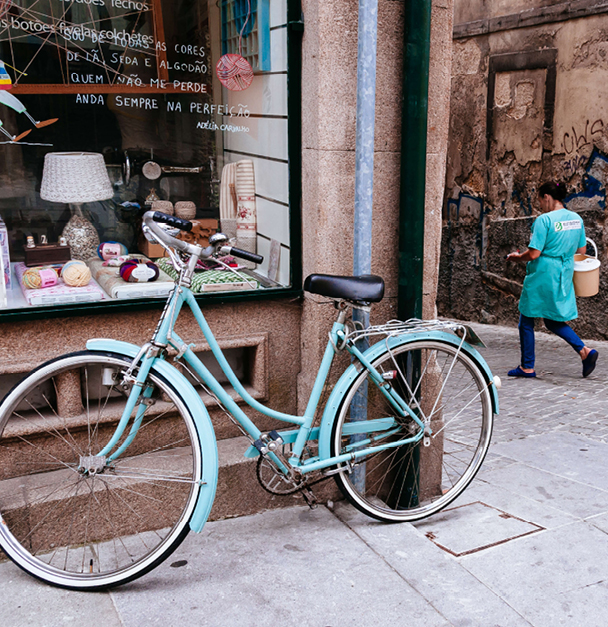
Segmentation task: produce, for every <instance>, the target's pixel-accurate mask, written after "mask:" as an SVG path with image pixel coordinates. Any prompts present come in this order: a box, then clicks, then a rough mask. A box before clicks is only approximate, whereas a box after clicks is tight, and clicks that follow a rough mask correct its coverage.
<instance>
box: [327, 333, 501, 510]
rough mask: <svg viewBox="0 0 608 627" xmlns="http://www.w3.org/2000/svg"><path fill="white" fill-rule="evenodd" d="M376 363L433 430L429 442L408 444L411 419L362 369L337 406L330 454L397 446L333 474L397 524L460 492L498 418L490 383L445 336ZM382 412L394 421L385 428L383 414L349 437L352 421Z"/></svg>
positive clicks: (358, 499) (363, 503) (347, 491)
mask: <svg viewBox="0 0 608 627" xmlns="http://www.w3.org/2000/svg"><path fill="white" fill-rule="evenodd" d="M373 366H374V367H375V368H376V369H377V370H378V371H379V372H380V373H382V374H383V376H384V378H385V380H386V381H387V382H390V383H391V385H392V386H393V388H394V389H395V390H396V391H397V392H398V393H399V395H400V396H401V398H402V399H404V400H405V401H406V402H407V403H408V405H409V407H410V408H411V409H412V410H413V412H414V413H415V414H416V415H417V416H418V417H419V418H420V419H421V421H422V422H423V423H425V424H426V425H428V426H430V428H431V430H432V433H431V435H430V437H428V438H425V440H426V442H425V441H424V440H422V441H420V442H418V443H409V444H408V443H407V442H405V440H408V439H411V438H412V436H413V435H414V434H416V433H417V431H418V430H419V427H418V426H417V425H416V423H415V422H414V420H413V419H412V418H411V417H407V418H402V417H400V416H399V415H397V412H396V411H395V409H394V408H393V407H392V406H391V404H389V402H388V401H387V399H386V397H385V396H384V395H383V394H382V393H381V392H380V390H379V389H378V387H377V385H376V384H375V383H374V382H373V381H372V379H371V377H370V376H369V374H368V372H367V371H366V370H363V371H362V372H361V373H360V374H359V376H358V377H357V378H356V379H355V380H354V381H353V383H352V385H351V387H350V388H349V390H348V392H347V393H346V394H345V397H344V400H343V402H342V404H341V407H340V410H339V412H338V416H337V419H336V421H335V424H334V428H333V433H332V454H333V455H340V454H343V453H347V452H352V451H357V450H362V449H363V448H364V447H366V446H378V445H381V444H390V445H392V447H391V448H386V449H384V450H382V451H380V452H376V453H370V454H369V455H368V456H366V457H364V458H363V459H361V460H359V461H358V462H357V463H355V464H354V466H353V467H352V469H349V470H350V472H349V470H343V472H340V473H338V474H336V475H335V477H336V481H337V483H338V486H339V487H340V489H341V490H342V492H343V493H344V495H345V496H346V498H347V499H348V500H349V501H350V502H351V503H352V504H353V505H354V506H355V507H357V508H358V509H360V510H361V511H363V512H364V513H366V514H367V515H369V516H372V517H373V518H377V519H379V520H385V521H392V522H399V521H413V520H418V519H420V518H424V517H426V516H430V515H431V514H434V513H436V512H438V511H439V510H441V509H442V508H444V507H445V506H446V505H448V503H450V502H452V501H453V500H454V499H455V498H456V497H457V496H458V495H459V494H461V493H462V491H463V490H464V489H465V488H466V486H467V485H468V484H469V483H470V482H471V481H472V479H473V477H474V476H475V474H476V472H477V471H478V470H479V467H480V466H481V464H482V462H483V459H484V457H485V454H486V452H487V450H488V447H489V444H490V437H491V434H492V419H493V412H492V402H491V398H490V394H489V391H488V384H487V382H486V380H485V378H484V375H483V373H482V372H481V370H480V369H479V367H478V366H477V364H476V363H475V362H474V361H473V360H472V359H471V358H470V357H469V356H468V355H467V354H466V353H464V352H463V351H461V350H458V347H456V346H453V345H452V344H448V343H445V342H441V341H414V342H411V343H408V344H403V345H401V346H399V347H397V348H395V349H392V350H391V351H388V350H387V351H386V352H384V353H382V355H380V356H379V357H378V358H377V359H376V360H375V361H374V362H373ZM380 418H382V419H386V418H393V419H394V423H392V425H393V426H391V427H390V428H387V426H386V425H387V421H386V420H384V421H382V423H384V426H382V427H380V428H378V429H377V430H376V431H366V432H365V434H357V435H352V433H353V431H356V430H357V429H356V428H355V427H354V426H353V424H354V423H355V422H357V421H361V420H374V419H380ZM382 423H381V422H380V421H378V422H377V424H378V425H381V424H382ZM388 424H389V425H390V424H391V423H390V421H389V422H388ZM370 429H371V426H370ZM400 441H404V443H403V444H401V445H400V444H399V442H400Z"/></svg>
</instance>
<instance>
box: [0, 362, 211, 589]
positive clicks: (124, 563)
mask: <svg viewBox="0 0 608 627" xmlns="http://www.w3.org/2000/svg"><path fill="white" fill-rule="evenodd" d="M129 365H130V362H129V360H128V359H127V358H125V357H122V356H120V355H114V354H109V353H95V352H88V351H87V352H83V353H74V354H71V355H66V356H64V357H60V358H59V359H56V360H54V361H51V362H48V363H46V364H44V365H43V366H41V367H40V368H38V369H37V370H35V371H33V372H32V373H31V374H29V375H28V376H27V377H26V378H25V379H24V380H23V381H21V382H20V383H19V384H17V386H16V387H15V388H13V390H12V391H11V392H9V394H8V395H7V397H6V398H5V399H4V402H3V403H2V405H1V406H0V516H1V522H2V524H1V525H0V546H1V547H2V549H3V550H4V552H5V553H6V555H8V557H10V558H11V559H12V560H13V561H14V562H15V563H16V564H17V565H18V566H20V567H21V568H22V569H24V570H25V571H27V572H28V573H30V574H31V575H33V576H34V577H37V578H38V579H41V580H43V581H46V582H47V583H49V584H52V585H55V586H59V587H63V588H70V589H77V590H102V589H106V588H110V587H113V586H116V585H118V584H122V583H125V582H127V581H131V580H133V579H135V578H137V577H139V576H141V575H143V574H144V573H146V572H148V571H149V570H151V569H152V568H154V567H155V566H156V565H157V564H159V563H160V562H161V561H162V560H163V559H165V558H166V557H167V556H168V555H169V554H170V553H171V552H172V551H173V550H174V549H175V548H176V547H177V546H178V545H179V544H180V542H181V541H182V540H183V539H184V538H185V536H186V534H187V533H188V530H189V527H188V522H189V520H190V517H191V515H192V511H193V509H194V506H195V504H196V500H197V497H198V493H199V490H200V479H201V470H202V460H201V448H200V446H199V439H198V435H197V431H196V427H195V424H194V421H193V419H192V416H191V414H190V411H189V410H188V407H187V406H186V404H185V402H184V401H183V399H182V398H181V397H180V395H179V393H178V392H177V391H176V390H175V389H174V388H173V387H172V386H171V385H170V384H169V383H168V382H167V381H166V380H165V379H163V378H162V377H161V376H160V375H158V374H154V373H152V374H150V375H149V377H148V379H147V381H146V382H145V385H144V388H143V389H144V390H147V394H144V396H148V397H149V398H146V399H145V403H143V404H141V405H138V406H136V408H135V410H134V411H133V416H132V418H133V417H135V416H136V414H137V412H138V411H139V415H138V417H140V418H141V423H140V424H139V428H138V429H137V433H136V435H135V437H134V439H133V440H132V442H131V443H130V444H129V446H128V447H127V448H126V449H125V451H124V453H122V454H121V455H120V456H119V457H117V458H116V459H114V460H112V459H110V457H109V456H108V457H100V456H99V455H98V453H99V452H100V451H101V450H102V449H103V447H104V446H105V445H106V444H107V442H108V441H109V440H110V438H111V437H112V435H113V434H114V432H115V429H116V425H117V423H118V420H119V419H120V417H121V415H122V412H123V409H124V407H125V403H126V399H127V397H128V394H129V389H130V384H129V383H128V382H127V381H125V380H124V379H123V374H124V372H125V371H126V369H127V368H128V366H129ZM144 410H145V411H144ZM131 423H133V420H131ZM130 429H131V424H130V425H129V427H128V428H127V430H126V432H125V434H124V435H123V437H122V438H121V440H120V441H119V444H118V446H120V445H121V444H122V443H124V442H125V440H126V439H127V437H128V434H129V431H130ZM0 559H1V557H0Z"/></svg>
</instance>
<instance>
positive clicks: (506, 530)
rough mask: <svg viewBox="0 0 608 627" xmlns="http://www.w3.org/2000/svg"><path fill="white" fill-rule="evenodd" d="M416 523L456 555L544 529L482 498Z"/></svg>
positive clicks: (445, 549)
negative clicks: (487, 502) (487, 503)
mask: <svg viewBox="0 0 608 627" xmlns="http://www.w3.org/2000/svg"><path fill="white" fill-rule="evenodd" d="M414 526H415V527H416V528H417V529H418V530H419V531H421V532H422V533H424V534H425V535H426V537H427V538H428V539H429V540H431V541H433V542H434V543H435V544H436V545H437V546H438V547H439V548H441V549H443V550H444V551H447V552H448V553H450V554H452V555H454V556H455V557H461V556H462V555H469V554H471V553H476V552H477V551H482V550H483V549H488V548H490V547H492V546H496V545H497V544H502V543H504V542H509V540H514V539H515V538H521V537H523V536H527V535H529V534H531V533H536V532H537V531H542V530H543V529H544V527H541V526H539V525H536V524H534V523H531V522H528V521H526V520H523V519H521V518H517V516H513V515H511V514H508V513H507V512H503V511H502V510H500V509H496V508H495V507H492V506H490V505H486V504H485V503H481V502H480V501H476V502H475V503H469V504H468V505H461V506H459V507H454V508H452V509H446V510H444V511H442V512H440V513H439V514H437V515H436V516H434V517H433V518H430V519H428V520H422V521H420V522H417V523H414Z"/></svg>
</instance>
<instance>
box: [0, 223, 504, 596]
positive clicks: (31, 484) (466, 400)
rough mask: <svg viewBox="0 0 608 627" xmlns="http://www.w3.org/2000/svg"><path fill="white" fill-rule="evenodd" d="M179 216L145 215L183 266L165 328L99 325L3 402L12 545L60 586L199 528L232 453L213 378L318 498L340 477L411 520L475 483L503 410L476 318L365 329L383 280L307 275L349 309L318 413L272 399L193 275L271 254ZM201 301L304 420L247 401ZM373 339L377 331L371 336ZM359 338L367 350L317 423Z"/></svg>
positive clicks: (349, 491)
mask: <svg viewBox="0 0 608 627" xmlns="http://www.w3.org/2000/svg"><path fill="white" fill-rule="evenodd" d="M161 223H164V225H163V226H161ZM167 226H172V227H173V228H178V229H183V230H189V229H190V228H191V224H190V223H189V222H187V221H185V220H180V219H178V218H174V217H171V216H166V215H164V214H161V213H158V212H148V213H146V214H145V216H144V227H143V228H144V232H145V233H146V234H147V236H149V237H153V238H154V239H155V240H156V241H158V242H159V243H161V244H162V245H163V246H164V247H165V248H166V249H167V251H168V253H169V254H170V256H171V259H172V260H173V263H174V266H175V268H178V269H179V273H180V275H179V279H178V281H176V287H175V289H174V290H173V292H172V293H171V295H170V296H169V298H168V300H167V304H166V306H165V309H164V311H163V313H162V315H161V317H160V321H159V323H158V326H157V328H156V330H155V332H154V334H153V337H152V339H151V340H150V342H148V343H147V344H145V345H144V346H141V347H139V346H134V345H132V344H128V343H125V342H118V341H114V340H91V341H89V342H88V343H87V350H85V351H82V352H78V353H72V354H69V355H65V356H63V357H60V358H58V359H54V360H52V361H49V362H47V363H45V364H43V365H42V366H40V367H39V368H37V369H36V370H34V371H33V372H31V373H30V374H28V375H27V376H26V377H25V378H24V379H23V380H22V381H21V382H20V383H18V384H17V385H16V386H15V387H14V388H13V389H12V390H11V391H10V392H9V393H8V394H7V396H6V397H5V399H4V401H3V402H2V404H1V405H0V546H1V547H2V549H3V551H4V553H5V554H6V555H7V556H8V557H9V558H10V559H11V560H13V561H14V562H15V563H16V564H17V565H18V566H19V567H21V568H22V569H24V570H25V571H27V572H28V573H30V574H31V575H33V576H34V577H37V578H38V579H41V580H43V581H45V582H48V583H49V584H52V585H55V586H59V587H63V588H69V589H76V590H102V589H107V588H110V587H113V586H116V585H119V584H123V583H125V582H128V581H131V580H133V579H135V578H137V577H140V576H141V575H143V574H145V573H146V572H148V571H150V570H151V569H153V568H154V567H155V566H157V565H158V564H160V563H161V562H162V561H163V560H164V559H166V558H167V557H168V556H169V555H170V554H171V553H172V552H173V551H174V550H175V549H176V547H177V546H178V545H179V544H180V543H181V542H182V540H183V539H184V538H185V536H186V535H187V534H188V532H189V531H190V530H193V531H201V529H202V528H203V525H204V524H205V522H206V520H207V518H208V516H209V512H210V510H211V506H212V504H213V499H214V495H215V489H216V485H217V478H218V459H217V446H216V439H215V435H214V431H213V427H212V424H211V420H210V418H209V414H208V412H207V409H206V408H205V405H204V403H203V401H202V400H201V395H200V393H199V392H200V390H199V389H197V388H202V391H204V392H205V393H207V394H210V395H211V396H213V397H215V399H216V400H217V401H218V402H219V403H220V404H221V405H222V406H223V407H224V408H225V409H226V411H227V412H229V414H230V415H231V416H232V417H233V419H234V420H235V422H236V423H237V424H238V425H240V427H241V429H242V430H243V432H244V433H245V434H246V435H247V436H248V437H249V439H250V442H251V446H250V448H249V449H248V450H247V451H245V455H246V456H250V457H253V456H257V457H258V462H257V463H258V465H257V475H258V479H259V481H260V482H261V484H262V486H263V487H264V488H265V489H266V490H268V491H270V492H273V493H275V494H292V493H295V492H301V493H302V494H303V495H304V497H305V499H306V500H307V501H308V502H309V504H310V505H313V504H314V495H313V493H312V490H311V486H312V485H313V484H315V483H316V482H318V481H320V480H323V479H325V478H329V477H333V478H335V480H336V481H337V483H338V485H339V487H340V489H341V490H342V492H343V493H344V496H345V497H346V498H347V499H348V500H349V501H350V502H351V503H352V504H353V505H354V506H355V507H357V508H358V509H360V510H361V511H363V512H365V513H366V514H368V515H369V516H372V517H374V518H376V519H379V520H383V521H388V522H399V521H413V520H417V519H420V518H423V517H425V516H429V515H431V514H434V513H436V512H438V511H439V510H441V509H442V508H443V507H445V506H446V505H448V503H450V502H452V501H453V500H454V499H455V498H456V497H457V496H458V495H459V494H461V493H462V491H463V490H464V489H465V488H466V487H467V485H468V484H469V483H470V482H471V481H472V479H473V477H474V476H475V474H476V472H477V471H478V470H479V468H480V466H481V464H482V462H483V459H484V457H485V454H486V452H487V449H488V446H489V443H490V436H491V432H492V421H493V414H494V413H498V396H497V392H496V387H497V384H498V381H495V380H494V378H493V377H492V374H491V372H490V370H489V368H488V366H487V364H486V363H485V361H484V360H483V358H482V357H481V356H480V354H479V353H478V352H477V350H476V349H475V348H473V346H472V345H471V343H475V342H476V341H477V340H478V338H477V337H476V336H475V334H474V333H473V332H472V331H471V330H470V329H468V328H467V327H464V326H463V325H461V324H458V323H453V322H440V321H430V322H423V321H419V320H413V321H408V322H396V321H393V322H389V323H387V324H385V325H381V326H373V327H369V328H367V329H362V328H359V327H358V326H356V325H354V324H353V323H352V322H350V321H349V320H348V316H347V314H348V311H349V308H350V307H358V308H364V307H369V306H370V305H371V303H375V302H378V301H380V300H381V299H382V296H383V291H384V284H383V281H382V279H380V278H378V277H374V276H360V277H335V276H328V275H311V276H309V277H308V278H307V279H306V282H305V290H306V291H308V292H310V293H313V294H317V295H320V296H323V297H327V298H329V299H333V301H334V304H335V306H336V309H337V320H336V322H335V323H334V325H333V328H332V329H331V332H330V333H329V341H328V344H327V349H326V351H325V355H324V357H323V360H322V363H321V366H320V369H319V373H318V375H317V378H316V381H315V385H314V388H313V390H312V393H311V396H310V399H309V401H308V404H307V407H306V411H305V414H304V416H292V415H288V414H284V413H282V412H280V411H277V410H274V409H269V408H267V407H265V406H264V405H262V404H261V403H259V402H258V401H256V400H255V399H253V398H252V397H251V396H250V395H249V394H248V393H247V391H246V390H245V389H244V387H243V386H242V384H241V383H240V382H239V380H238V379H237V377H236V375H235V374H234V373H233V371H232V370H231V368H230V366H229V365H228V362H227V360H226V358H225V357H224V355H223V354H222V351H221V350H220V347H219V345H218V343H217V341H216V340H215V338H214V336H213V334H212V332H211V330H210V328H209V327H208V325H207V322H206V321H205V318H204V316H203V314H202V312H201V310H200V308H199V306H198V304H197V302H196V300H195V298H194V297H193V295H192V292H191V291H190V289H189V286H190V283H191V280H192V277H193V274H194V270H195V268H196V263H197V261H198V260H199V259H201V258H203V259H204V258H209V257H214V256H216V255H219V254H220V253H221V254H232V255H235V256H240V257H242V258H245V259H249V260H252V261H255V262H258V263H259V262H260V261H261V258H259V257H258V256H257V255H253V254H252V253H248V252H246V251H240V250H237V249H235V248H232V247H230V246H228V245H227V238H226V237H225V236H224V235H222V234H216V235H215V236H212V238H211V240H210V244H209V246H208V247H206V248H202V247H200V246H196V245H192V244H188V243H186V242H183V241H181V240H178V239H176V238H175V237H173V234H172V232H171V231H170V230H169V231H168V230H167ZM173 233H175V232H173ZM184 304H186V305H188V306H189V307H190V309H191V310H192V312H193V314H194V316H195V318H196V320H197V322H198V324H199V325H200V328H201V330H202V331H203V333H204V336H205V338H206V340H207V342H208V343H209V347H210V349H211V351H212V352H213V355H214V356H215V358H216V359H217V361H218V362H219V365H220V366H221V369H222V370H223V372H224V373H225V374H226V376H227V378H228V380H229V382H230V384H231V385H232V387H233V388H234V390H236V392H237V393H238V394H239V395H240V396H241V397H242V399H243V400H244V401H246V403H247V404H248V405H249V406H250V407H252V408H253V409H255V410H257V411H259V412H261V413H262V414H264V415H266V416H270V417H272V418H275V419H277V420H279V421H283V422H287V423H290V424H291V425H292V428H289V429H286V430H279V431H271V432H269V433H262V432H261V431H260V430H259V429H258V428H257V427H256V426H255V424H254V423H253V422H252V421H251V420H250V419H249V418H248V417H247V415H246V414H245V413H244V412H243V410H242V409H241V408H240V407H239V406H238V405H237V403H236V402H235V401H234V400H233V398H232V397H231V396H230V394H229V393H228V392H227V391H226V390H225V389H224V388H223V387H222V385H220V384H219V383H218V382H217V380H216V379H215V378H214V377H213V375H212V374H211V373H210V372H209V370H208V369H207V368H206V367H205V366H204V365H203V363H201V361H200V360H199V359H198V358H197V356H196V355H195V353H194V352H193V346H191V345H188V344H186V343H185V342H184V341H183V340H182V339H181V338H180V337H179V336H178V335H177V333H176V332H175V329H174V325H175V321H176V319H177V317H178V315H179V313H180V310H181V308H182V306H183V305H184ZM466 339H469V340H470V342H471V343H469V342H467V341H466ZM364 342H371V346H370V347H369V348H367V349H366V350H363V348H362V347H361V345H362V343H364ZM169 351H171V352H172V353H174V352H175V351H177V355H176V356H174V357H170V355H169ZM341 351H347V352H348V353H350V355H351V356H352V358H353V361H352V364H351V365H350V366H349V367H348V368H347V369H346V371H345V372H344V373H343V374H342V376H341V377H340V379H339V380H338V382H337V383H336V384H335V386H334V387H333V390H332V391H331V394H330V395H329V398H328V400H327V402H326V403H325V405H324V408H323V410H322V412H320V414H321V416H320V420H319V423H318V424H316V422H315V416H316V414H317V407H318V406H319V404H320V399H321V397H322V393H323V390H324V388H325V387H326V381H327V378H328V373H329V370H330V366H331V363H332V360H333V358H334V356H335V354H336V353H339V352H341ZM171 361H176V362H179V363H180V368H183V369H186V370H187V371H188V372H189V373H190V374H191V375H192V376H193V377H195V378H196V380H197V381H198V384H197V386H196V387H195V386H194V385H193V384H192V383H190V381H189V380H188V379H187V378H186V376H185V375H184V374H182V372H181V371H180V370H178V369H177V368H176V367H175V365H174V364H173V363H171Z"/></svg>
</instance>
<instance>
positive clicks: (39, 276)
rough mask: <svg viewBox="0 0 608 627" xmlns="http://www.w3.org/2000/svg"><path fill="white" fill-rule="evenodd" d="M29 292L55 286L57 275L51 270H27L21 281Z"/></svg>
mask: <svg viewBox="0 0 608 627" xmlns="http://www.w3.org/2000/svg"><path fill="white" fill-rule="evenodd" d="M21 280H22V282H23V285H24V286H25V287H27V288H28V289H30V290H38V289H40V288H42V287H52V286H53V285H57V273H56V272H55V270H54V269H53V268H28V269H27V270H26V271H25V272H24V273H23V278H22V279H21Z"/></svg>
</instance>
